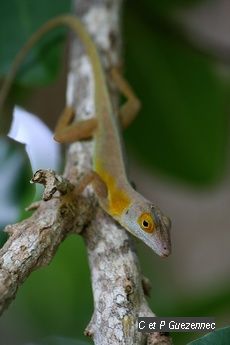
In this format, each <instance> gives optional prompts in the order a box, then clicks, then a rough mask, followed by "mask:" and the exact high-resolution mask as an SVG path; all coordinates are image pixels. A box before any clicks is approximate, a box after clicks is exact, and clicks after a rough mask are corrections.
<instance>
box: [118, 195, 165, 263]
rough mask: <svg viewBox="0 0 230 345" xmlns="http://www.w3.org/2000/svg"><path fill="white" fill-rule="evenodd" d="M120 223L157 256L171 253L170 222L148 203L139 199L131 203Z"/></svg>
mask: <svg viewBox="0 0 230 345" xmlns="http://www.w3.org/2000/svg"><path fill="white" fill-rule="evenodd" d="M120 223H121V225H123V226H124V227H125V228H126V229H127V230H128V231H130V232H131V233H132V234H133V235H134V236H136V237H138V238H140V239H141V240H142V241H143V242H144V243H145V244H147V246H149V247H150V248H151V249H153V250H154V251H155V253H157V254H158V255H160V256H163V257H165V256H168V255H169V254H170V253H171V241H170V228H171V221H170V219H169V218H168V217H166V216H165V215H163V214H162V212H161V211H160V209H159V208H158V207H156V206H154V205H152V204H151V203H150V202H149V201H147V200H145V199H142V198H141V200H139V202H137V201H136V202H134V203H132V204H131V205H130V206H129V207H128V208H127V209H126V210H125V211H124V213H123V215H122V217H121V220H120Z"/></svg>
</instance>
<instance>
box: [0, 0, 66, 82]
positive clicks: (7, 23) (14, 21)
mask: <svg viewBox="0 0 230 345" xmlns="http://www.w3.org/2000/svg"><path fill="white" fill-rule="evenodd" d="M69 8H70V1H66V0H59V1H56V2H55V4H54V3H53V2H49V1H45V0H33V1H29V0H20V1H17V0H10V1H4V2H2V4H1V11H0V22H1V30H0V46H1V50H0V75H4V74H6V73H7V71H8V70H9V68H10V65H11V63H12V61H13V59H14V57H15V54H16V53H17V52H18V51H19V50H20V48H21V47H22V45H23V44H24V42H25V41H26V40H27V39H28V38H29V37H30V35H31V34H32V33H33V32H34V31H35V30H36V29H38V28H39V27H40V26H41V24H42V23H44V22H46V21H47V20H48V19H50V18H51V17H54V16H57V15H58V14H61V13H63V12H67V11H69ZM63 38H64V36H63V30H61V31H60V30H55V31H54V32H52V33H50V34H48V35H47V37H45V39H43V40H42V42H38V43H37V44H36V46H35V48H34V49H32V51H31V54H29V59H27V67H28V66H30V67H31V68H29V70H28V72H27V73H26V74H23V76H22V73H21V75H20V78H19V77H18V78H17V79H18V81H20V82H21V83H22V84H23V85H27V86H28V85H42V84H46V83H48V82H50V81H51V80H53V79H54V78H55V77H56V75H57V72H58V70H59V67H60V48H61V47H62V44H61V43H62V42H63Z"/></svg>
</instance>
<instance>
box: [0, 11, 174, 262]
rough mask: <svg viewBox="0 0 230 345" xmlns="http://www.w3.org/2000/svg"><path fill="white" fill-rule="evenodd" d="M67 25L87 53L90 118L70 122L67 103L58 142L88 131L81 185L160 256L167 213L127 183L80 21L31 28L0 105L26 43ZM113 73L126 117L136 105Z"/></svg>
mask: <svg viewBox="0 0 230 345" xmlns="http://www.w3.org/2000/svg"><path fill="white" fill-rule="evenodd" d="M61 25H64V26H67V27H68V28H69V29H71V30H72V31H73V32H74V33H75V34H76V35H77V36H78V37H79V38H80V39H81V41H82V43H83V45H84V47H85V50H86V53H87V55H88V57H89V59H90V62H91V65H92V69H93V75H94V83H95V90H94V101H95V112H96V119H95V118H92V119H90V120H84V121H79V122H75V123H72V124H71V123H70V122H71V120H72V117H73V113H72V110H71V108H67V110H66V111H64V113H63V114H62V116H61V117H60V119H59V121H58V124H57V128H56V131H55V139H56V140H57V141H59V142H62V143H64V142H66V143H68V142H73V141H75V140H79V139H85V138H88V137H89V136H91V135H93V137H94V143H95V146H94V155H93V171H94V172H93V173H91V174H89V175H88V176H87V175H86V176H85V178H83V180H84V182H82V183H83V187H85V186H86V185H87V184H89V183H92V185H93V186H94V190H95V193H96V195H97V198H98V201H99V204H100V206H101V207H102V208H103V209H104V210H105V211H106V212H107V213H108V214H109V215H111V216H112V217H113V218H114V219H115V220H117V221H118V222H119V223H120V224H121V225H122V226H123V227H124V228H125V229H126V230H128V231H129V232H131V233H132V234H133V235H135V236H136V237H138V238H139V239H141V240H142V241H143V242H144V243H145V244H147V245H148V246H149V247H150V248H152V249H153V250H154V251H155V252H156V253H157V254H158V255H160V256H168V255H169V254H170V252H171V243H170V233H169V230H170V227H171V222H170V220H169V218H168V217H166V216H165V215H163V214H162V212H161V211H160V209H159V208H158V207H156V206H155V205H153V204H152V203H151V202H149V201H148V200H147V199H145V198H144V197H143V196H142V195H140V194H139V193H138V192H137V191H135V190H134V189H133V188H132V186H131V185H130V183H129V181H128V179H127V175H126V171H125V165H124V159H123V153H122V145H121V137H120V133H119V129H118V125H117V116H116V114H115V113H114V111H113V108H112V104H111V100H110V96H109V91H108V88H107V84H106V79H105V73H104V71H103V68H102V65H101V62H100V58H99V54H98V52H97V49H96V46H95V44H94V43H93V41H92V39H91V38H90V36H89V34H88V33H87V31H86V30H85V28H84V25H83V24H82V23H81V22H80V21H79V19H77V18H76V17H75V16H72V15H63V16H59V17H57V18H54V19H51V20H49V21H48V22H47V23H45V24H44V25H43V26H42V27H41V28H40V29H38V31H37V32H35V33H34V34H33V35H32V36H31V38H30V39H29V40H28V41H27V43H26V44H25V45H24V46H23V47H22V49H21V51H20V52H19V53H18V55H17V56H16V58H15V61H14V63H13V66H12V68H11V70H10V73H9V74H8V76H7V78H6V81H5V83H4V84H3V88H2V89H1V92H0V108H1V106H2V104H3V102H4V99H5V97H6V94H7V92H8V90H9V87H10V85H11V83H12V81H13V79H14V77H15V74H16V72H17V70H18V68H19V66H20V64H21V62H22V60H23V59H24V57H25V55H26V54H27V52H28V51H29V49H30V48H31V47H32V46H33V45H34V44H35V43H36V42H37V40H38V39H40V38H41V37H42V36H43V35H44V34H45V33H46V32H48V31H50V30H51V29H53V28H55V27H58V26H61ZM113 77H114V79H115V82H116V83H117V85H118V87H119V89H120V91H121V92H123V93H124V95H125V96H126V97H127V98H128V101H127V103H126V104H125V105H124V106H123V107H122V109H121V113H120V119H121V122H122V123H123V124H124V125H127V124H128V123H129V122H131V120H132V118H133V117H134V116H135V113H136V112H137V110H138V108H139V102H138V100H137V99H136V97H135V96H134V94H133V92H132V90H131V88H130V87H129V85H128V84H127V83H126V81H125V80H124V79H123V78H122V76H121V75H120V74H119V73H117V72H116V71H115V70H114V71H113Z"/></svg>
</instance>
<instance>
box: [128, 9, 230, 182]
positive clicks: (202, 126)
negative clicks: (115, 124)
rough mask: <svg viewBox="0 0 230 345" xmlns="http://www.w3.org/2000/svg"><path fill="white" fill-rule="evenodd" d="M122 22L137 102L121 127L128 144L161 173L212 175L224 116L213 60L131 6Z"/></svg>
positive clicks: (209, 178) (219, 161)
mask: <svg viewBox="0 0 230 345" xmlns="http://www.w3.org/2000/svg"><path fill="white" fill-rule="evenodd" d="M125 28H126V53H127V59H126V62H127V74H128V80H129V81H130V82H131V85H132V86H133V87H134V90H135V91H136V93H137V95H138V96H139V98H140V100H141V102H142V105H143V107H142V111H141V112H140V115H139V116H138V118H137V120H136V121H135V122H134V123H133V124H132V125H131V127H130V129H129V130H128V131H127V139H128V141H129V144H130V145H132V148H133V150H134V151H135V153H136V155H137V156H138V157H139V158H140V159H142V161H143V162H145V163H146V164H147V165H148V166H149V167H153V168H155V169H157V170H158V171H161V172H163V173H165V174H167V175H171V176H174V177H176V178H179V179H183V180H185V181H189V182H192V183H196V184H205V183H210V182H213V181H215V180H216V179H217V178H218V177H219V176H220V175H221V174H222V173H223V170H224V166H225V158H226V142H227V136H228V131H227V128H228V126H227V125H228V116H227V114H226V112H225V109H224V108H225V97H224V92H223V85H222V83H221V82H220V80H219V79H218V78H217V76H216V75H215V72H214V68H213V67H214V66H213V65H212V63H211V62H210V61H209V59H208V58H207V57H204V56H202V55H199V54H198V53H196V52H194V51H193V50H192V49H190V48H189V47H188V46H185V45H183V44H179V43H178V42H177V41H176V40H173V39H172V38H170V37H168V36H167V35H164V33H157V32H155V31H154V30H153V29H152V26H151V24H150V22H148V23H146V22H145V21H144V17H142V16H138V15H137V14H136V13H134V12H133V13H131V12H129V14H128V13H127V15H126V19H125Z"/></svg>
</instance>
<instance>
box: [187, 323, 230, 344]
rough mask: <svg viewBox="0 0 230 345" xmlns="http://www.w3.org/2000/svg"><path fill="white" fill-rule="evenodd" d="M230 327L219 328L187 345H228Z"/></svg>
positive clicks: (229, 341) (229, 342)
mask: <svg viewBox="0 0 230 345" xmlns="http://www.w3.org/2000/svg"><path fill="white" fill-rule="evenodd" d="M229 344H230V327H225V328H220V329H217V330H216V331H214V332H212V333H208V334H206V335H205V336H203V337H201V338H199V339H197V340H194V341H192V342H191V343H189V344H188V345H229Z"/></svg>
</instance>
